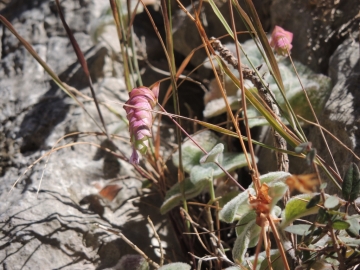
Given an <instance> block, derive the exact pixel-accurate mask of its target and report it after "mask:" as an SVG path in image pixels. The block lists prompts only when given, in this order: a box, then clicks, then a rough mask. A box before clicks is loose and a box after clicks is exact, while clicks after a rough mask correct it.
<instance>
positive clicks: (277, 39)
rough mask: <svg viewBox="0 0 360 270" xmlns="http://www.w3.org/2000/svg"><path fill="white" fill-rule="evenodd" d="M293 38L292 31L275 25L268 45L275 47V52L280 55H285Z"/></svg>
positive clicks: (290, 46)
mask: <svg viewBox="0 0 360 270" xmlns="http://www.w3.org/2000/svg"><path fill="white" fill-rule="evenodd" d="M292 40H293V33H291V32H288V31H285V30H284V29H283V28H281V27H280V26H275V28H274V31H273V32H272V34H271V41H270V46H271V47H274V48H275V52H276V53H278V54H281V55H287V54H288V51H290V50H291V48H292V45H291V42H292Z"/></svg>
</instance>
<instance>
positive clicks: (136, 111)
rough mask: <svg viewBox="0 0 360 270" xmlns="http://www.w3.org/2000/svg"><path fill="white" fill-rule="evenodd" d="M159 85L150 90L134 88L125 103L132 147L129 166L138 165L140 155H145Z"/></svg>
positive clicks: (141, 87) (142, 87) (143, 87)
mask: <svg viewBox="0 0 360 270" xmlns="http://www.w3.org/2000/svg"><path fill="white" fill-rule="evenodd" d="M159 85H160V83H157V84H156V85H155V86H154V87H153V88H152V89H151V90H150V89H149V88H147V87H145V86H140V87H138V88H134V89H133V90H132V91H131V92H130V93H129V96H130V98H129V100H128V101H127V102H126V103H125V104H126V105H131V106H135V107H130V106H126V105H125V106H124V109H125V111H126V117H127V119H128V120H129V132H130V141H131V143H132V146H133V153H132V155H131V157H130V163H131V164H139V160H140V157H139V155H138V153H137V150H138V151H139V152H140V153H141V154H143V155H144V154H146V151H147V149H148V147H149V141H148V140H149V138H151V136H152V135H151V126H152V121H153V116H152V112H151V110H153V109H154V107H155V105H156V103H157V98H158V96H159Z"/></svg>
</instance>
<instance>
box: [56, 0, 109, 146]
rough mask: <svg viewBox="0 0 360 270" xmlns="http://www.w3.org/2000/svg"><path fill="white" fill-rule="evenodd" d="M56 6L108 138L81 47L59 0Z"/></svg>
mask: <svg viewBox="0 0 360 270" xmlns="http://www.w3.org/2000/svg"><path fill="white" fill-rule="evenodd" d="M56 7H57V9H58V12H59V15H60V19H61V22H62V24H63V26H64V28H65V30H66V33H67V35H68V37H69V39H70V42H71V45H72V46H73V49H74V52H75V54H76V56H77V59H78V61H79V63H80V65H81V67H82V69H83V70H84V73H85V76H86V78H87V80H88V83H89V87H90V91H91V95H92V96H93V99H94V103H95V106H96V110H97V112H98V114H99V118H100V121H101V123H102V125H103V128H104V131H105V134H106V136H107V137H108V139H109V140H110V136H109V133H108V131H107V128H106V125H105V121H104V118H103V116H102V113H101V110H100V107H99V103H98V100H97V98H96V94H95V90H94V86H93V83H92V80H91V76H90V72H89V68H88V65H87V63H86V60H85V57H84V54H83V53H82V51H81V49H80V46H79V44H78V43H77V41H76V39H75V37H74V35H73V33H72V32H71V30H70V28H69V26H68V24H67V23H66V21H65V17H64V14H63V12H62V9H61V7H60V2H59V0H56Z"/></svg>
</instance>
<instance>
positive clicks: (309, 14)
mask: <svg viewBox="0 0 360 270" xmlns="http://www.w3.org/2000/svg"><path fill="white" fill-rule="evenodd" d="M359 9H360V2H359V1H357V0H348V1H334V2H331V1H328V2H321V1H313V2H311V3H309V2H305V1H302V0H295V1H286V0H273V1H272V3H271V11H270V12H271V25H272V28H273V27H275V25H279V26H281V27H283V28H284V29H285V30H287V31H290V32H292V33H294V39H293V42H292V44H293V49H292V52H291V54H292V56H293V57H294V58H295V59H296V60H298V61H300V62H302V63H303V64H305V65H307V66H308V67H310V68H311V69H312V70H313V71H315V72H317V73H319V72H321V73H324V74H326V72H327V69H328V65H329V59H330V57H331V55H332V54H333V53H334V51H335V50H336V48H337V47H338V46H339V45H340V44H341V43H342V42H343V41H344V39H345V38H346V37H347V36H349V33H353V32H354V31H355V30H357V28H358V21H359V18H357V19H356V15H357V14H358V11H359ZM353 38H354V37H353ZM355 39H356V37H355Z"/></svg>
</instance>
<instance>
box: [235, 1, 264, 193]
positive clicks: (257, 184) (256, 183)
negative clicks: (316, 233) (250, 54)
mask: <svg viewBox="0 0 360 270" xmlns="http://www.w3.org/2000/svg"><path fill="white" fill-rule="evenodd" d="M229 10H230V18H231V25H232V30H233V33H236V26H235V20H234V14H233V10H232V3H231V1H229ZM234 41H235V44H238V39H237V35H236V34H234ZM235 48H236V56H237V59H238V63H237V66H236V69H237V70H238V72H239V75H240V86H241V87H240V88H241V102H242V108H243V113H244V120H245V128H246V136H247V137H248V139H249V141H248V146H249V151H250V155H251V159H252V167H253V170H254V172H253V174H252V175H251V176H252V178H253V182H254V186H255V187H256V188H255V190H256V192H258V191H259V190H260V180H259V171H258V169H257V164H256V161H255V153H254V147H253V144H252V143H251V133H250V128H249V125H248V123H249V121H248V115H247V104H246V97H245V88H244V76H243V72H242V65H241V58H240V51H239V47H238V46H235ZM236 124H238V121H236ZM239 130H240V129H239ZM239 139H240V141H241V144H242V147H243V150H245V151H244V153H246V148H245V147H244V141H243V140H242V139H241V137H239Z"/></svg>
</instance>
